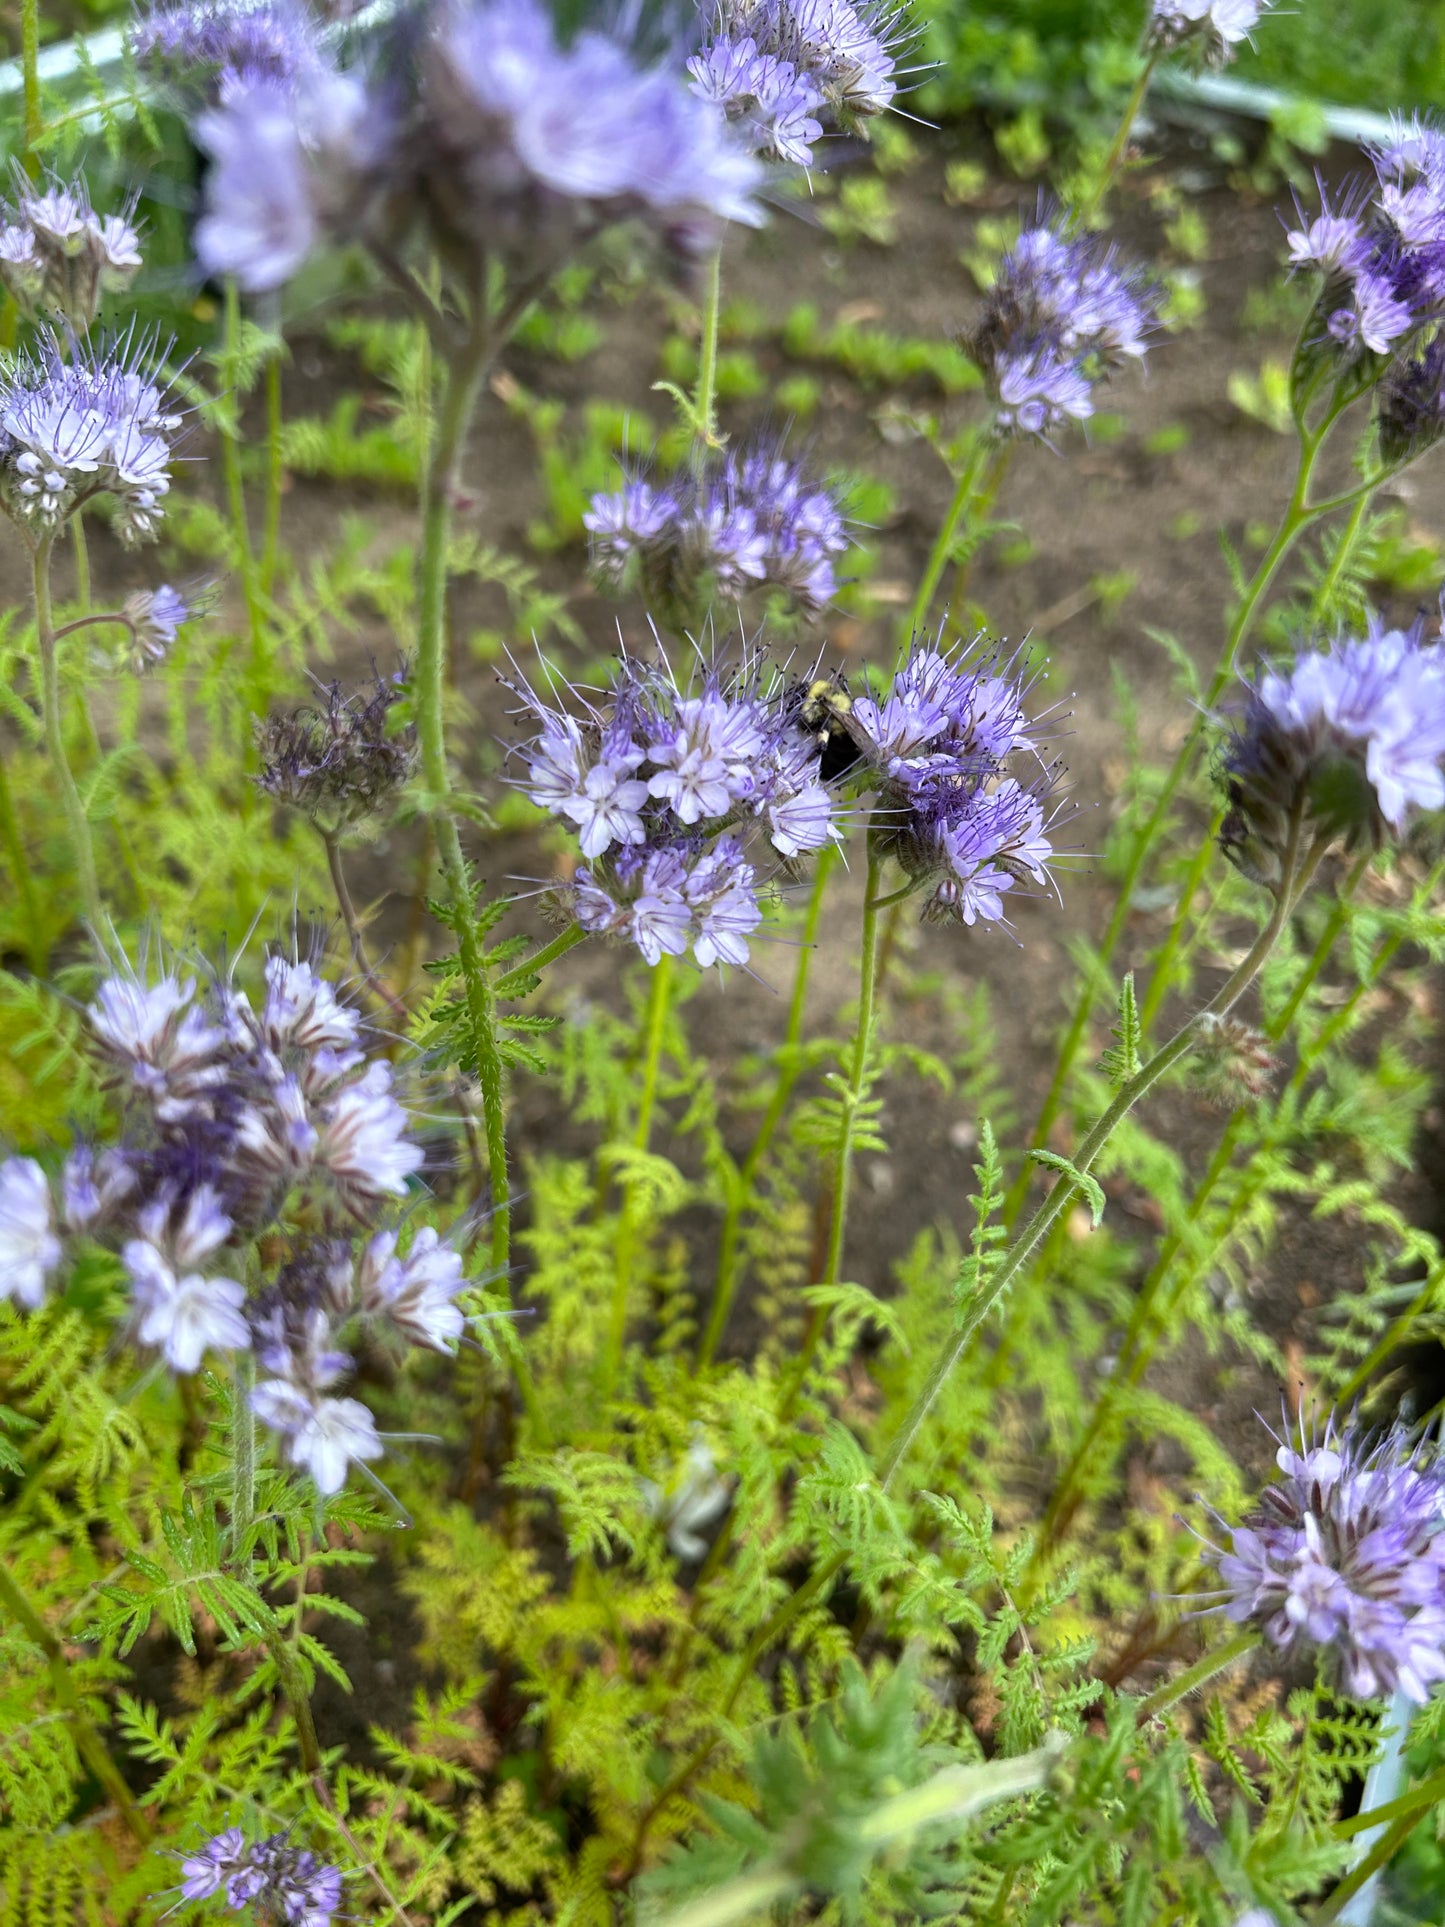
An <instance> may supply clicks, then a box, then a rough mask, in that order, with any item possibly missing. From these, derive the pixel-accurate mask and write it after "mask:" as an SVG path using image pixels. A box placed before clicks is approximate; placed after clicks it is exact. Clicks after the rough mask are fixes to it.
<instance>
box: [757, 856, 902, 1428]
mask: <svg viewBox="0 0 1445 1927" xmlns="http://www.w3.org/2000/svg"><path fill="white" fill-rule="evenodd" d="M883 861H884V859H883V857H882V855H881V853H880V852H879V849H878V844H877V838H876V836H875V834H874V833H873V832H872V831H870V832H869V836H868V872H867V876H866V878H865V881H864V884H863V892H864V894H863V930H862V935H861V937H860V939H859V949H860V962H859V967H858V1028H857V1029H856V1030H855V1031H854V1033H853V1061H852V1063H851V1064H850V1065H849V1068H848V1082H847V1086H846V1088H845V1089H843V1090H841V1091H839V1092H838V1098H837V1101H838V1104H839V1106H840V1109H839V1115H838V1136H837V1140H836V1142H835V1144H834V1147H833V1203H832V1211H831V1214H830V1216H829V1220H828V1247H827V1253H826V1256H825V1258H824V1261H823V1276H822V1278H821V1279H820V1280H819V1281H818V1282H819V1283H820V1284H821V1285H825V1286H827V1285H836V1284H837V1283H838V1281H839V1279H840V1277H841V1276H842V1271H843V1241H844V1239H845V1237H846V1236H847V1231H848V1194H849V1191H850V1189H851V1184H852V1176H853V1141H854V1138H855V1137H856V1135H857V1128H858V1113H859V1111H860V1110H861V1108H862V1106H863V1104H864V1102H865V1100H866V1098H867V1095H868V1087H869V1085H870V1083H871V1082H872V1073H873V1030H874V1023H875V1019H876V1017H877V1001H878V1000H877V997H876V995H875V992H876V989H877V983H878V913H879V909H880V907H881V906H880V903H879V899H878V883H879V879H880V878H881V876H882V874H883ZM828 1310H829V1307H828V1306H827V1305H826V1304H815V1305H814V1306H813V1309H812V1311H811V1312H810V1313H809V1314H808V1323H807V1327H806V1329H805V1330H804V1333H803V1342H802V1345H801V1347H800V1348H799V1351H798V1357H797V1360H796V1362H795V1364H794V1367H793V1374H792V1377H791V1379H790V1380H789V1382H788V1387H787V1390H786V1391H785V1393H784V1395H783V1402H782V1405H781V1406H780V1408H779V1411H780V1414H781V1416H783V1417H786V1416H787V1415H788V1413H789V1412H791V1411H792V1409H793V1406H794V1405H795V1404H796V1402H797V1398H798V1394H799V1393H800V1392H801V1391H802V1389H803V1386H804V1385H805V1384H806V1382H807V1377H808V1373H809V1371H810V1370H811V1369H812V1364H813V1359H814V1356H815V1355H816V1353H817V1350H818V1346H819V1344H820V1343H821V1341H822V1337H823V1332H824V1329H825V1327H826V1325H827V1323H828Z"/></svg>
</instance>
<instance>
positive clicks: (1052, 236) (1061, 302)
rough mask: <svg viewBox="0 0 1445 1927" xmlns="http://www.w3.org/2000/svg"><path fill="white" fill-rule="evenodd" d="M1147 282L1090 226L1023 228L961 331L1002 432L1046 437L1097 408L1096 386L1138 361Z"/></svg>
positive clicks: (1150, 305) (1152, 305)
mask: <svg viewBox="0 0 1445 1927" xmlns="http://www.w3.org/2000/svg"><path fill="white" fill-rule="evenodd" d="M1155 314H1156V302H1155V297H1154V294H1153V292H1152V290H1151V289H1150V288H1149V287H1148V286H1147V285H1146V284H1145V282H1144V280H1143V278H1142V277H1141V276H1140V275H1139V274H1138V273H1137V272H1135V270H1133V269H1132V268H1128V267H1125V266H1123V265H1122V264H1121V262H1120V260H1119V257H1118V255H1117V253H1116V251H1115V249H1114V248H1113V247H1112V246H1109V245H1107V244H1105V243H1103V242H1101V241H1100V240H1098V238H1097V237H1095V236H1094V235H1089V234H1077V235H1066V234H1063V233H1061V232H1060V231H1059V230H1058V229H1057V228H1056V227H1053V226H1051V225H1049V224H1048V223H1043V222H1041V223H1038V224H1036V225H1034V226H1033V227H1029V228H1025V230H1024V232H1023V233H1022V234H1021V235H1020V236H1019V238H1018V240H1017V242H1016V243H1015V244H1014V246H1013V247H1012V248H1011V249H1010V250H1009V252H1008V253H1007V254H1006V255H1005V256H1004V257H1003V259H1002V261H1001V262H1000V263H999V266H998V272H997V274H996V276H995V278H994V283H993V286H992V288H990V290H989V292H988V296H987V299H986V300H985V302H984V306H983V311H982V313H981V314H980V315H979V317H978V319H977V320H976V321H975V322H974V324H973V326H972V327H971V328H969V329H968V330H967V331H966V332H965V333H964V334H963V335H962V337H961V342H962V346H963V348H964V350H965V352H966V353H967V354H968V355H970V356H971V357H972V359H973V360H974V361H975V362H977V364H978V366H979V368H980V369H981V370H982V371H983V375H984V379H985V380H986V382H987V383H988V387H989V392H990V394H991V395H992V396H993V399H994V402H995V404H996V410H997V412H996V414H995V417H994V430H995V433H996V434H998V435H1000V436H1015V435H1037V436H1047V434H1048V433H1049V431H1050V430H1051V429H1054V428H1057V427H1059V426H1060V425H1061V424H1063V423H1064V422H1066V421H1085V420H1087V419H1088V417H1089V416H1090V415H1092V414H1093V412H1094V389H1095V387H1096V386H1097V385H1098V383H1099V382H1100V381H1102V380H1103V379H1104V378H1105V377H1106V376H1107V375H1108V374H1110V373H1111V372H1112V371H1113V370H1114V369H1116V368H1118V367H1120V366H1121V365H1122V364H1123V363H1125V362H1126V361H1142V360H1143V357H1144V355H1145V352H1146V350H1147V348H1148V343H1149V334H1150V330H1151V328H1152V326H1153V324H1154V320H1155Z"/></svg>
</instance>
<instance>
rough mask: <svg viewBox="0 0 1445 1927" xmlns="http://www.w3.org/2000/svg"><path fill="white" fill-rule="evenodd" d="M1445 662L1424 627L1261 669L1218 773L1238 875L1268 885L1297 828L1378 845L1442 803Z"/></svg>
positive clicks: (1227, 840)
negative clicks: (1223, 784) (1224, 790)
mask: <svg viewBox="0 0 1445 1927" xmlns="http://www.w3.org/2000/svg"><path fill="white" fill-rule="evenodd" d="M1442 760H1445V654H1442V651H1441V648H1440V646H1439V644H1427V643H1426V642H1425V641H1424V630H1423V623H1416V624H1415V625H1414V627H1412V628H1410V629H1408V630H1401V629H1386V628H1385V627H1384V626H1383V624H1382V623H1380V622H1379V621H1378V620H1376V619H1374V618H1372V619H1371V621H1370V624H1369V627H1368V629H1367V632H1366V634H1365V635H1364V636H1363V637H1349V636H1345V637H1341V638H1340V639H1339V640H1338V641H1336V642H1335V643H1333V644H1332V645H1331V646H1330V647H1329V648H1327V649H1311V650H1306V651H1305V652H1304V653H1302V654H1301V655H1300V656H1299V657H1298V658H1297V659H1296V661H1295V663H1294V665H1293V666H1292V667H1291V668H1290V669H1288V670H1283V669H1276V668H1274V667H1272V666H1269V665H1266V666H1265V667H1264V668H1263V669H1261V670H1260V671H1259V672H1258V673H1257V674H1256V676H1255V679H1254V680H1253V682H1252V683H1250V684H1248V685H1247V686H1246V693H1245V699H1244V712H1243V717H1242V719H1241V721H1240V722H1239V723H1238V724H1237V726H1236V733H1235V737H1234V740H1233V742H1232V744H1231V745H1230V748H1229V751H1228V754H1227V756H1226V758H1225V763H1224V774H1225V780H1226V784H1227V788H1228V796H1229V805H1230V807H1229V813H1228V815H1227V816H1226V818H1225V821H1224V824H1223V826H1222V829H1221V832H1220V843H1221V845H1222V847H1223V849H1224V851H1225V853H1226V855H1228V856H1229V857H1230V859H1231V861H1233V862H1234V863H1236V864H1237V865H1238V866H1239V867H1240V868H1241V869H1242V870H1244V871H1245V873H1246V874H1247V875H1249V876H1252V877H1254V878H1255V879H1256V880H1258V881H1260V882H1263V883H1266V884H1270V885H1272V884H1274V883H1275V882H1276V881H1277V880H1278V878H1279V876H1280V872H1281V866H1282V864H1283V861H1284V853H1285V851H1286V849H1287V847H1288V845H1289V843H1290V840H1291V836H1292V834H1294V832H1293V829H1292V826H1293V825H1294V823H1295V822H1296V821H1297V820H1299V821H1301V822H1302V823H1303V824H1304V825H1305V826H1306V827H1307V829H1308V832H1309V834H1310V835H1317V836H1340V837H1342V838H1344V839H1345V841H1346V842H1348V843H1351V844H1360V843H1363V844H1365V845H1367V846H1375V847H1378V846H1379V845H1380V844H1381V843H1382V842H1383V841H1384V839H1385V837H1386V836H1387V835H1388V834H1389V833H1391V832H1393V833H1395V834H1399V833H1400V832H1401V831H1402V830H1403V829H1404V827H1405V825H1406V822H1407V820H1408V818H1409V817H1410V815H1411V813H1412V812H1413V811H1416V810H1434V809H1439V808H1440V807H1441V805H1442V804H1445V774H1442V770H1441V764H1442Z"/></svg>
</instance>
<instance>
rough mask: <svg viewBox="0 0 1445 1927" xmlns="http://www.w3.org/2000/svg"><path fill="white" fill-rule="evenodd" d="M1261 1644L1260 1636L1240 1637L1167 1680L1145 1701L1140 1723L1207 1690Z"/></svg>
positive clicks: (1140, 1705)
mask: <svg viewBox="0 0 1445 1927" xmlns="http://www.w3.org/2000/svg"><path fill="white" fill-rule="evenodd" d="M1258 1644H1259V1634H1258V1633H1256V1632H1243V1633H1236V1635H1235V1636H1234V1638H1233V1639H1231V1640H1227V1641H1226V1642H1225V1644H1224V1645H1223V1646H1216V1647H1215V1648H1214V1650H1213V1651H1212V1652H1208V1653H1205V1654H1204V1655H1203V1656H1202V1658H1199V1659H1196V1660H1195V1662H1194V1664H1193V1665H1192V1666H1186V1667H1185V1669H1184V1671H1183V1672H1182V1673H1177V1674H1176V1675H1175V1676H1174V1678H1173V1679H1168V1680H1165V1682H1164V1684H1163V1685H1162V1686H1156V1687H1155V1689H1154V1691H1153V1692H1152V1693H1149V1694H1147V1695H1146V1696H1145V1698H1143V1699H1141V1700H1140V1702H1139V1717H1140V1719H1154V1718H1157V1716H1158V1715H1159V1714H1160V1713H1166V1712H1168V1710H1169V1708H1170V1707H1171V1706H1177V1705H1178V1704H1179V1702H1180V1700H1182V1699H1187V1698H1188V1697H1189V1695H1190V1694H1191V1693H1197V1692H1198V1691H1199V1689H1200V1688H1201V1687H1202V1686H1207V1685H1208V1684H1209V1682H1210V1680H1212V1679H1217V1678H1218V1676H1219V1675H1220V1674H1221V1673H1224V1672H1227V1671H1228V1670H1229V1668H1230V1667H1231V1666H1233V1665H1234V1664H1235V1662H1236V1661H1237V1660H1241V1659H1243V1658H1244V1656H1245V1654H1246V1653H1252V1652H1253V1651H1254V1649H1255V1647H1256V1646H1258Z"/></svg>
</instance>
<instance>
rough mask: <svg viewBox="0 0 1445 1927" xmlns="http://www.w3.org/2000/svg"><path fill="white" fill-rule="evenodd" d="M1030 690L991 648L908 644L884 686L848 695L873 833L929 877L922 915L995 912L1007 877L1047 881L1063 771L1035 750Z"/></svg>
mask: <svg viewBox="0 0 1445 1927" xmlns="http://www.w3.org/2000/svg"><path fill="white" fill-rule="evenodd" d="M980 640H981V639H980ZM1026 693H1027V682H1026V680H1025V678H1024V677H1023V676H1021V675H1019V674H1018V673H1017V672H1016V671H1015V670H1014V668H1013V667H1012V665H1010V664H1008V663H1006V662H1005V661H1004V660H1003V658H1002V657H1001V656H1000V655H999V654H998V653H997V651H996V650H994V649H992V648H983V649H980V648H979V647H978V645H977V644H975V645H974V647H973V648H972V649H971V650H959V651H955V652H945V651H943V650H941V649H939V648H937V647H935V646H933V645H932V644H931V643H925V644H923V645H921V646H920V645H918V644H917V643H915V646H914V648H913V649H912V651H911V652H910V654H909V657H908V660H907V661H906V662H905V663H904V665H903V667H902V668H901V669H900V670H899V672H898V673H897V675H895V677H894V678H893V682H892V684H891V686H890V687H889V690H888V693H887V694H886V696H883V697H881V698H879V697H875V696H871V695H870V696H858V697H855V698H853V699H852V702H851V705H850V707H849V708H848V710H847V712H846V715H847V719H848V724H849V729H850V733H851V736H852V739H853V741H854V743H855V745H857V746H858V747H859V749H860V752H861V753H862V755H863V757H864V758H865V759H866V762H867V764H868V766H869V769H870V772H871V775H870V780H871V782H872V783H873V785H874V786H875V787H876V790H877V800H876V802H875V803H874V806H873V813H872V817H871V820H870V836H872V837H874V838H876V839H877V840H878V843H879V845H880V846H881V848H882V850H883V852H884V854H886V855H888V856H891V857H892V858H893V859H894V860H895V861H896V862H897V863H898V864H899V866H900V867H901V868H902V870H903V871H904V873H905V875H906V876H908V877H909V878H911V879H912V880H913V881H914V882H915V883H916V884H917V885H918V886H919V887H920V888H921V887H925V886H927V885H929V884H931V885H932V890H931V892H930V894H929V896H928V897H927V899H926V900H925V903H924V907H923V915H924V917H925V919H926V920H928V921H930V922H941V921H948V920H954V921H957V922H960V923H965V924H973V923H977V922H984V923H1000V922H1003V921H1004V920H1005V911H1004V903H1003V899H1004V897H1005V896H1006V895H1007V894H1008V892H1009V891H1010V890H1012V889H1013V888H1014V886H1015V885H1018V884H1027V883H1030V882H1032V883H1035V884H1039V885H1045V884H1047V883H1048V881H1049V869H1048V866H1049V863H1050V861H1051V860H1052V858H1053V855H1054V849H1053V844H1052V842H1051V841H1050V834H1049V832H1050V830H1051V828H1052V826H1053V824H1054V822H1055V821H1056V820H1057V815H1058V812H1057V809H1056V808H1055V807H1054V806H1053V805H1052V804H1051V801H1050V798H1051V795H1052V793H1053V791H1054V789H1055V788H1056V786H1057V780H1058V776H1059V771H1058V768H1057V766H1056V765H1051V764H1047V763H1045V762H1044V760H1043V757H1042V755H1041V753H1040V749H1039V744H1038V740H1037V737H1036V735H1035V733H1034V725H1033V723H1032V722H1031V721H1030V719H1029V717H1028V716H1027V714H1026V713H1025V710H1024V697H1025V695H1026Z"/></svg>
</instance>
